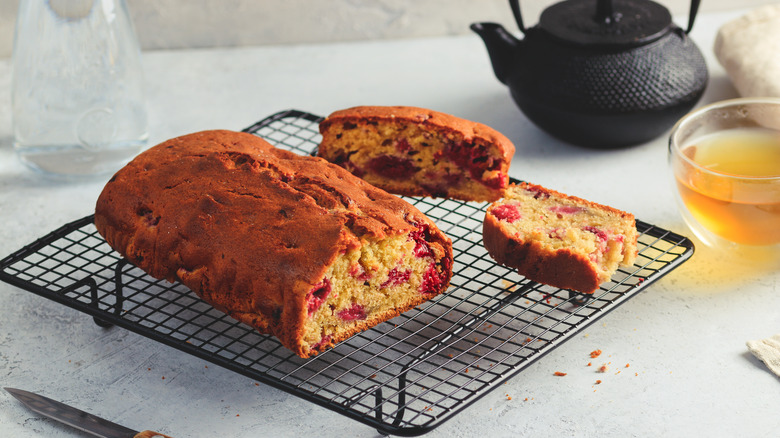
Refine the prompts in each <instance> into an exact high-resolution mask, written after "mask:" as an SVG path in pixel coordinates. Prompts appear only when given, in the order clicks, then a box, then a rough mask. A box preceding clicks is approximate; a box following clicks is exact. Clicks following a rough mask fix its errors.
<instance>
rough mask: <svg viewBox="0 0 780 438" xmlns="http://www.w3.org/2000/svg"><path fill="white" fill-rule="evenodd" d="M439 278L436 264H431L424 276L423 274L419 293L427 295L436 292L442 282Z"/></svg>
mask: <svg viewBox="0 0 780 438" xmlns="http://www.w3.org/2000/svg"><path fill="white" fill-rule="evenodd" d="M441 277H442V275H441V274H440V273H439V271H437V270H436V264H435V263H431V264H430V266H428V269H426V270H425V274H423V281H422V284H421V285H420V293H421V294H429V293H434V292H436V291H438V290H439V289H440V288H441V286H442V283H443V282H444V280H443V279H442V278H441Z"/></svg>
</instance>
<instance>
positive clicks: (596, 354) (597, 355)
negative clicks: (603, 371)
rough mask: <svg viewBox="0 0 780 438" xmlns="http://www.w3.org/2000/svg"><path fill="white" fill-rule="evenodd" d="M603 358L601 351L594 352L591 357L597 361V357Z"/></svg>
mask: <svg viewBox="0 0 780 438" xmlns="http://www.w3.org/2000/svg"><path fill="white" fill-rule="evenodd" d="M599 356H601V350H593V351H591V352H590V357H591V358H593V359H595V358H597V357H599Z"/></svg>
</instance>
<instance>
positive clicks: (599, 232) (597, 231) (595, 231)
mask: <svg viewBox="0 0 780 438" xmlns="http://www.w3.org/2000/svg"><path fill="white" fill-rule="evenodd" d="M582 229H583V230H585V231H588V232H591V233H593V234H595V235H596V237H597V238H598V239H599V240H600V241H606V240H607V233H606V232H604V230H602V229H599V228H596V227H591V226H586V227H582Z"/></svg>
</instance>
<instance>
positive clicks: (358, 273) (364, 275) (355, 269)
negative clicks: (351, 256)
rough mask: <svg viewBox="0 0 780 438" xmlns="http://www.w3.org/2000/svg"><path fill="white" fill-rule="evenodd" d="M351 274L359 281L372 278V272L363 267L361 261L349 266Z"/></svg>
mask: <svg viewBox="0 0 780 438" xmlns="http://www.w3.org/2000/svg"><path fill="white" fill-rule="evenodd" d="M349 275H351V276H352V277H354V278H355V279H357V280H358V281H367V280H369V279H371V273H370V272H367V271H366V270H365V269H363V265H361V264H360V263H354V264H352V266H350V267H349Z"/></svg>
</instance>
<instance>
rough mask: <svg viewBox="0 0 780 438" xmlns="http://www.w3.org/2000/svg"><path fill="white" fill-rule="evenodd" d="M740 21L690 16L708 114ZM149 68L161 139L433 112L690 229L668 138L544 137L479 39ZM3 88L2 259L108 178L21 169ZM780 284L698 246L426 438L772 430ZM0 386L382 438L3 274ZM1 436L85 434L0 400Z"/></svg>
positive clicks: (148, 412) (198, 426)
mask: <svg viewBox="0 0 780 438" xmlns="http://www.w3.org/2000/svg"><path fill="white" fill-rule="evenodd" d="M743 12H744V11H731V12H722V13H710V14H705V15H701V16H700V17H699V18H698V20H697V23H696V25H695V27H694V31H693V32H692V37H693V39H694V40H695V41H696V42H697V44H698V45H699V47H700V48H701V49H702V51H703V52H704V54H705V56H706V57H707V61H708V64H709V68H710V74H711V79H710V83H709V86H708V89H707V92H706V93H705V95H704V98H703V99H702V101H701V102H700V104H704V103H708V102H712V101H716V100H721V99H724V98H730V97H736V92H735V90H734V88H733V87H732V86H731V84H730V82H729V80H728V79H727V77H726V76H725V73H724V72H723V69H722V68H721V67H720V66H719V65H718V64H717V62H716V61H715V59H714V56H713V54H712V43H713V40H714V36H715V32H716V30H717V28H718V27H719V26H720V25H721V24H723V23H724V22H726V21H727V20H729V19H731V18H734V17H736V16H738V15H739V14H741V13H743ZM677 21H678V22H682V21H681V20H677ZM144 65H145V69H146V75H147V83H148V105H149V111H150V119H151V142H150V144H156V143H158V142H160V141H162V140H165V139H167V138H170V137H173V136H177V135H181V134H185V133H189V132H194V131H198V130H203V129H210V128H226V129H236V130H240V129H243V128H245V127H247V126H249V125H251V124H252V123H254V122H255V121H257V120H260V119H262V118H264V117H265V116H267V115H270V114H272V113H275V112H277V111H279V110H283V109H289V108H296V109H302V110H306V111H309V112H313V113H315V114H321V115H326V114H328V113H329V112H331V111H334V110H337V109H341V108H346V107H349V106H353V105H362V104H378V105H393V104H400V105H414V106H421V107H427V108H431V109H435V110H439V111H443V112H447V113H451V114H454V115H457V116H460V117H464V118H467V119H472V120H475V121H479V122H483V123H485V124H488V125H490V126H492V127H494V128H496V129H498V130H499V131H501V132H503V133H504V134H506V135H507V136H508V137H509V138H510V139H511V140H512V141H513V142H514V143H515V145H516V146H517V152H516V154H515V156H514V159H513V163H512V168H511V175H512V176H513V177H516V178H520V179H524V180H528V181H532V182H536V183H539V184H542V185H546V186H548V187H550V188H554V189H557V190H559V191H563V192H566V193H569V194H572V195H578V196H581V197H585V198H588V199H591V200H593V201H597V202H601V203H606V204H610V205H613V206H615V207H617V208H620V209H623V210H627V211H631V212H633V213H634V214H635V215H636V216H637V218H639V219H641V220H643V221H645V222H649V223H652V224H655V225H658V226H660V227H663V228H666V229H670V230H672V231H675V232H678V233H681V234H684V235H690V233H689V232H688V231H687V230H686V228H685V225H684V224H683V222H682V219H681V218H680V217H679V215H678V213H677V211H676V207H675V203H674V201H673V197H672V193H671V187H670V182H669V179H670V177H669V174H668V171H667V168H666V138H664V137H663V136H662V137H661V138H658V139H656V140H654V141H652V142H649V143H647V144H643V145H638V146H635V147H630V148H625V149H618V150H593V149H585V148H580V147H576V146H572V145H568V144H565V143H562V142H560V141H557V140H555V139H552V138H551V137H549V136H548V135H547V134H545V133H543V132H541V131H539V130H538V129H537V128H536V127H534V126H533V125H532V124H531V123H530V122H529V121H528V120H527V119H526V118H525V117H524V116H523V115H522V114H521V113H520V112H519V111H518V109H517V108H516V107H515V105H514V103H513V102H512V100H511V99H510V96H509V93H508V91H507V89H506V88H505V87H504V86H503V85H501V84H500V83H499V82H498V81H497V80H496V79H495V77H494V76H493V73H492V70H491V68H490V64H489V60H488V57H487V53H486V51H485V48H484V46H483V44H482V41H481V40H480V39H479V38H478V37H477V36H476V35H473V36H462V37H447V38H432V39H412V40H399V41H376V42H358V43H341V44H322V45H304V46H285V47H261V48H237V49H213V50H186V51H165V52H149V53H145V54H144ZM0 77H2V78H6V79H7V78H9V77H10V61H9V60H3V61H0ZM9 82H10V81H8V80H5V81H3V82H1V83H0V223H2V226H1V227H0V258H1V257H5V256H6V255H8V254H10V253H11V252H13V251H15V250H17V249H19V248H21V247H22V246H24V245H26V244H28V243H30V242H31V241H33V240H35V239H36V238H38V237H40V236H42V235H43V234H45V233H47V232H49V231H51V230H54V229H55V228H57V227H59V226H60V225H62V224H65V223H66V222H69V221H72V220H75V219H78V218H81V217H83V216H86V215H88V214H90V213H91V212H92V209H93V207H94V202H95V200H96V198H97V195H98V193H99V192H100V190H101V188H102V186H103V184H104V182H105V178H104V179H103V180H97V181H91V182H77V183H68V184H64V185H62V184H58V183H54V182H52V181H47V180H46V179H43V178H41V177H40V176H39V175H37V174H35V173H32V172H30V171H28V170H27V169H26V168H24V167H23V166H22V165H21V164H20V163H19V162H18V161H17V160H16V158H15V157H14V155H13V152H12V150H11V111H10V92H9ZM692 240H694V242H695V243H697V244H698V241H696V240H695V239H693V238H692ZM779 285H780V273H779V272H778V270H777V269H772V270H767V269H764V268H758V267H755V266H740V265H735V264H733V263H732V261H730V260H729V259H728V256H722V255H718V254H716V253H714V252H712V251H710V250H708V249H707V248H705V247H703V246H702V245H698V246H697V251H696V253H695V255H694V256H693V257H692V258H691V259H690V260H689V261H687V262H686V263H684V264H683V265H682V266H681V267H679V268H678V269H676V270H675V271H673V272H672V273H670V274H669V275H668V276H666V277H664V278H663V279H661V280H660V281H659V282H657V283H655V284H652V285H651V286H650V287H649V288H647V289H646V290H645V291H644V292H642V293H640V294H638V295H637V296H635V297H633V298H632V299H631V300H630V301H628V302H627V303H626V304H624V305H622V306H621V307H619V308H618V309H616V310H615V311H613V312H611V313H610V314H608V315H606V316H605V317H604V318H603V319H602V320H600V321H599V322H598V323H596V324H594V325H593V326H590V327H588V328H587V329H586V330H584V331H583V332H582V333H580V334H578V335H576V336H574V337H573V338H572V339H570V340H569V341H568V342H566V343H564V344H563V345H561V346H560V347H559V348H557V349H555V350H553V351H552V352H551V353H550V354H548V355H546V356H544V357H543V358H542V359H541V360H539V361H538V362H536V363H534V364H533V365H531V366H529V367H528V368H526V369H525V370H524V371H523V372H522V373H520V374H519V375H518V376H516V377H514V378H512V379H511V380H510V381H509V382H507V383H506V384H505V385H502V386H501V387H500V388H498V389H497V390H495V391H493V392H491V393H490V394H488V395H487V396H485V397H484V398H482V399H480V400H478V401H477V402H476V403H474V404H473V405H472V406H470V407H468V408H467V409H465V410H464V411H463V412H461V413H460V414H458V415H457V416H455V417H454V418H452V419H451V420H449V421H447V422H445V423H444V424H442V425H441V426H439V427H438V428H437V429H435V430H434V431H432V432H431V433H429V434H428V435H426V436H430V437H432V438H434V437H448V438H449V437H473V436H480V435H481V436H496V437H500V436H512V437H515V436H534V437H537V436H555V437H558V436H599V437H625V436H724V437H727V436H756V437H759V436H760V437H764V436H777V433H779V432H778V429H777V427H778V424H780V420H779V419H778V418H780V417H778V412H780V379H778V378H777V377H775V376H774V375H773V374H771V373H770V372H769V371H768V369H767V368H765V367H764V366H763V364H762V363H761V362H760V361H758V360H757V359H755V358H754V357H753V356H752V355H751V354H750V353H749V352H748V351H747V349H746V347H745V341H747V340H751V339H758V338H764V337H768V336H770V335H772V334H774V333H778V332H780V311H778V309H780V286H779ZM596 349H601V350H602V351H603V355H602V357H601V358H599V360H600V361H601V362H611V364H612V368H611V370H610V371H609V372H607V373H604V374H598V373H595V370H594V368H593V367H587V366H586V365H587V363H588V362H589V361H591V359H590V358H589V356H588V353H589V352H591V351H593V350H596ZM602 359H603V360H602ZM601 362H600V363H601ZM625 364H630V368H624V367H625ZM556 371H562V372H566V373H567V375H566V376H565V377H556V376H554V375H553V373H554V372H556ZM618 371H622V372H620V373H618ZM0 376H2V378H0V384H1V385H2V386H9V387H17V388H22V389H27V390H31V391H35V392H39V393H41V394H44V395H47V396H49V397H53V398H56V399H59V400H62V401H65V402H67V403H69V404H72V405H74V406H77V407H79V408H82V409H84V410H88V411H91V412H93V413H96V414H99V415H101V416H103V417H105V418H108V419H111V420H112V421H115V422H118V423H121V424H123V425H125V426H128V427H131V428H136V429H139V430H140V429H155V430H158V431H160V432H164V433H167V434H170V435H173V436H174V437H179V438H181V437H203V436H230V437H265V436H269V437H271V436H272V437H287V436H290V437H292V436H317V437H345V436H364V437H369V436H376V435H377V433H376V431H374V430H373V429H372V428H370V427H368V426H365V425H363V424H361V423H358V422H356V421H354V420H351V419H348V418H346V417H343V416H341V415H340V414H337V413H334V412H331V411H329V410H327V409H324V408H321V407H318V406H316V405H314V404H312V403H310V402H307V401H303V400H301V399H299V398H297V397H295V396H292V395H288V394H287V393H285V392H283V391H280V390H277V389H274V388H272V387H269V386H266V385H264V384H258V383H257V382H255V381H253V380H252V379H249V378H246V377H244V376H241V375H239V374H236V373H235V372H232V371H229V370H226V369H222V368H220V367H218V366H216V365H210V364H209V363H208V362H206V361H203V360H201V359H198V358H195V357H193V356H190V355H188V354H185V353H183V352H180V351H178V350H175V349H173V348H170V347H167V346H164V345H162V344H159V343H157V342H155V341H152V340H149V339H147V338H144V337H141V336H138V335H135V334H133V333H130V332H128V331H126V330H123V329H120V328H112V329H103V328H100V327H99V326H97V325H96V324H95V323H94V322H93V321H92V318H91V317H89V316H87V315H85V314H83V313H80V312H78V311H75V310H72V309H70V308H67V307H65V306H63V305H60V304H57V303H55V302H53V301H49V300H47V299H44V298H41V297H38V296H36V295H34V294H32V293H30V292H26V291H23V290H21V289H18V288H16V287H13V286H10V285H8V284H5V283H0ZM596 380H601V381H602V383H601V384H600V385H596V384H595V381H596ZM510 398H511V400H510ZM0 436H4V437H28V436H30V437H31V436H49V437H66V436H68V437H69V436H86V435H85V434H83V433H81V432H79V431H76V430H75V429H72V428H69V427H66V426H62V425H60V424H57V423H55V422H53V421H50V420H46V419H43V418H42V417H41V416H40V415H37V414H35V413H33V412H31V411H29V410H27V409H26V408H24V407H23V406H22V405H20V404H19V403H18V402H16V400H14V399H13V398H12V397H11V396H10V395H8V394H6V393H5V392H0Z"/></svg>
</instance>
